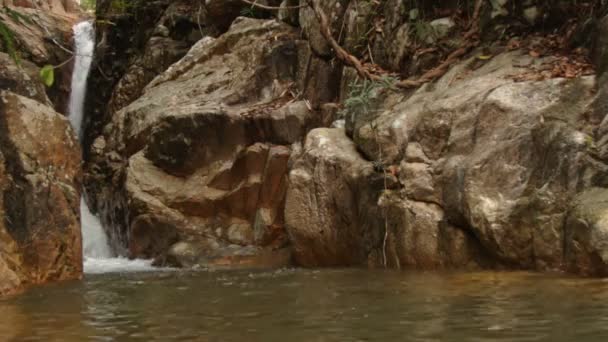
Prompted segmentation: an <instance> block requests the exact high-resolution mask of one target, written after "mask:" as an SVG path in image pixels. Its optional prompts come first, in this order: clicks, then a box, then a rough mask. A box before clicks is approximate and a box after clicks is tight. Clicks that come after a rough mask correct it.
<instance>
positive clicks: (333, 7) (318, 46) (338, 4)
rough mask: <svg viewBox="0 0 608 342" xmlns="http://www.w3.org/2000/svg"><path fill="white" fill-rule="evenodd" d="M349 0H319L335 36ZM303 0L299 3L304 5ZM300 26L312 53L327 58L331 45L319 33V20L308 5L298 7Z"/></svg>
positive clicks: (340, 25) (329, 54) (329, 55)
mask: <svg viewBox="0 0 608 342" xmlns="http://www.w3.org/2000/svg"><path fill="white" fill-rule="evenodd" d="M349 1H350V0H325V1H322V2H320V5H321V8H322V10H323V11H324V12H325V15H326V16H327V18H328V20H329V22H330V23H331V31H332V34H333V36H334V37H337V36H338V34H339V32H340V29H341V27H342V21H343V17H344V13H345V12H346V8H347V6H348V3H349ZM305 3H306V1H305V0H300V5H304V4H305ZM300 27H302V31H303V33H304V35H305V36H306V38H308V42H309V43H310V47H311V48H312V50H313V51H314V53H315V54H316V55H318V56H320V57H322V58H329V57H331V55H332V52H331V47H330V46H329V44H328V43H327V40H325V38H324V37H323V35H322V34H321V31H320V29H319V22H318V21H317V17H316V16H315V13H314V11H313V10H312V9H311V8H310V7H303V8H301V9H300Z"/></svg>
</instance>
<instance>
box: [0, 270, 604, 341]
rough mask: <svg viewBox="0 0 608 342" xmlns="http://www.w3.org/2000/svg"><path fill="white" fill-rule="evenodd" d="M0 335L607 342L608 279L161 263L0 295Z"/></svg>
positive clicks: (40, 338)
mask: <svg viewBox="0 0 608 342" xmlns="http://www.w3.org/2000/svg"><path fill="white" fill-rule="evenodd" d="M0 316H1V317H2V320H0V336H3V337H4V339H3V341H290V342H297V341H454V342H456V341H458V342H461V341H578V342H585V341H606V337H607V336H608V282H607V281H603V280H598V279H580V278H565V277H563V276H550V275H540V274H531V273H517V272H504V273H489V272H488V273H486V272H482V273H462V272H461V273H416V272H395V271H381V270H357V269H352V270H300V269H295V270H292V269H284V270H277V271H258V272H248V271H204V272H203V271H200V272H179V271H156V272H144V273H141V272H129V273H111V274H100V275H92V274H87V275H86V276H85V279H84V280H83V281H81V282H79V281H74V282H68V283H60V284H53V285H49V286H44V287H38V288H34V289H31V290H29V291H28V292H27V293H25V294H23V295H19V296H16V297H13V298H9V299H6V300H4V301H0Z"/></svg>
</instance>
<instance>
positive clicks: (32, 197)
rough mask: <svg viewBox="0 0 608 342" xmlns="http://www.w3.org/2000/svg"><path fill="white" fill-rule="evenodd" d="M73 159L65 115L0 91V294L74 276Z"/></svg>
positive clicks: (76, 184) (78, 267)
mask: <svg viewBox="0 0 608 342" xmlns="http://www.w3.org/2000/svg"><path fill="white" fill-rule="evenodd" d="M80 165H81V159H80V147H79V144H78V142H77V140H76V138H75V134H74V132H73V131H72V128H71V127H70V125H69V123H68V121H67V119H66V118H65V117H63V116H62V115H60V114H58V113H56V112H55V111H53V110H52V109H51V108H49V107H48V106H46V105H44V104H42V103H39V102H36V101H34V100H32V99H28V98H25V97H22V96H20V95H17V94H15V93H12V92H10V91H2V92H1V93H0V219H1V220H0V295H1V294H5V293H10V292H12V291H14V290H16V289H17V288H18V287H21V286H24V285H29V284H39V283H44V282H47V281H56V280H63V279H75V278H79V277H80V276H81V274H82V252H81V236H80V216H79V213H80V209H79V208H80V207H79V204H80V184H81V182H80V175H81V172H80Z"/></svg>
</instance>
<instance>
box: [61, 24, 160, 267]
mask: <svg viewBox="0 0 608 342" xmlns="http://www.w3.org/2000/svg"><path fill="white" fill-rule="evenodd" d="M74 41H75V48H76V51H75V56H74V71H73V74H72V90H71V94H70V107H69V119H70V123H71V124H72V127H74V130H75V131H76V133H77V134H78V138H79V139H80V140H82V129H81V127H82V121H83V115H84V110H83V108H84V99H85V95H86V90H87V78H88V76H89V70H90V68H91V62H92V60H93V52H94V50H95V29H94V27H93V24H92V23H91V22H89V21H84V22H81V23H79V24H76V25H75V26H74ZM80 215H81V226H82V246H83V254H84V271H85V273H105V272H116V271H121V272H122V271H143V270H149V269H151V266H150V264H151V262H150V261H148V260H128V259H126V258H120V257H119V258H117V257H115V256H114V255H113V253H112V249H111V248H110V245H109V243H108V237H107V236H106V233H105V231H104V230H103V226H102V225H101V222H100V221H99V218H97V217H96V216H95V215H93V214H92V213H91V211H90V209H89V207H88V206H87V204H86V202H85V201H84V198H83V199H81V201H80Z"/></svg>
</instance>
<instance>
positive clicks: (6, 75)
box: [0, 52, 51, 105]
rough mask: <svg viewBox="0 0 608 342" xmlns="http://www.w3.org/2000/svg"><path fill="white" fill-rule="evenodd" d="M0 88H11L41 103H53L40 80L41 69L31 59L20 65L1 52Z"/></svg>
mask: <svg viewBox="0 0 608 342" xmlns="http://www.w3.org/2000/svg"><path fill="white" fill-rule="evenodd" d="M0 88H2V89H5V90H9V91H11V92H13V93H16V94H19V95H21V96H24V97H29V98H31V99H34V100H36V101H38V102H40V103H43V104H46V105H51V101H50V100H49V98H48V97H47V95H46V89H44V85H43V84H42V82H40V70H39V69H38V67H36V65H34V64H32V63H30V62H29V61H25V60H24V61H21V62H20V65H19V66H18V65H17V64H16V63H15V61H14V60H13V59H12V58H11V57H10V56H9V55H7V54H5V53H1V52H0Z"/></svg>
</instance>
